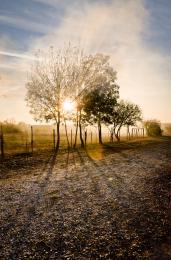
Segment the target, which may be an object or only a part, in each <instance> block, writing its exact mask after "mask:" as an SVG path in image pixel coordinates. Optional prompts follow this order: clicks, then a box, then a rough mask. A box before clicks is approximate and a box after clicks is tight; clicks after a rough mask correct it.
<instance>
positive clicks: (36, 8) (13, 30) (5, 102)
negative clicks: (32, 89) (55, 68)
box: [0, 0, 171, 123]
mask: <svg viewBox="0 0 171 260" xmlns="http://www.w3.org/2000/svg"><path fill="white" fill-rule="evenodd" d="M170 14H171V1H170V0H65V1H64V0H29V1H28V0H6V1H4V0H0V121H2V120H6V119H8V120H11V119H15V120H16V121H17V122H18V121H25V122H27V123H32V122H33V119H32V115H30V113H29V108H28V107H27V106H26V101H25V95H26V88H25V84H26V82H27V80H28V73H29V71H30V67H31V64H32V63H34V54H35V52H36V51H37V50H38V49H41V50H44V49H48V48H49V47H50V46H54V47H55V48H62V47H63V46H64V45H66V44H68V43H69V42H70V43H71V44H73V45H77V46H81V48H83V49H84V50H85V51H86V52H88V53H99V52H101V53H104V54H107V55H110V58H111V59H110V61H111V65H112V66H113V67H114V69H115V70H116V71H117V83H118V84H119V86H120V97H121V98H122V99H125V100H128V101H132V102H134V103H136V104H138V105H139V106H140V107H141V109H142V111H143V117H144V119H145V120H147V119H154V118H155V119H158V120H160V121H161V122H171V44H170V42H171V16H170Z"/></svg>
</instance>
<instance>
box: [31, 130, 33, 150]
mask: <svg viewBox="0 0 171 260" xmlns="http://www.w3.org/2000/svg"><path fill="white" fill-rule="evenodd" d="M31 152H32V153H33V126H31Z"/></svg>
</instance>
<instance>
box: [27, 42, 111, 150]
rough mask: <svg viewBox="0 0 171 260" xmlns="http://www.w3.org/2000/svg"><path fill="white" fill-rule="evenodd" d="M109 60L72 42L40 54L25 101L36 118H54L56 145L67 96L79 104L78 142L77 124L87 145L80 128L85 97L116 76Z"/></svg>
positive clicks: (47, 119) (77, 115) (48, 119)
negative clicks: (72, 44)
mask: <svg viewBox="0 0 171 260" xmlns="http://www.w3.org/2000/svg"><path fill="white" fill-rule="evenodd" d="M108 61H109V57H108V56H104V55H102V54H95V55H85V54H84V53H83V51H82V50H80V49H79V48H77V47H72V46H71V45H69V46H68V47H66V48H64V49H63V50H57V51H55V50H54V49H53V48H50V50H49V52H48V53H43V52H39V53H38V54H37V58H36V60H35V63H34V64H33V68H32V71H31V73H30V75H29V80H28V82H27V84H26V88H27V94H26V101H27V104H28V106H29V107H30V112H31V113H32V114H33V115H34V119H35V120H37V121H43V120H46V121H50V120H53V121H55V123H56V127H57V144H56V147H57V148H58V147H59V143H60V123H61V120H62V117H61V115H62V103H63V102H64V101H65V99H70V100H72V101H75V102H76V103H77V111H76V135H75V145H76V139H77V131H78V127H79V129H80V139H81V143H82V145H84V142H83V138H82V130H81V129H82V128H81V122H82V97H83V94H84V93H85V91H87V90H90V89H93V88H95V87H96V86H97V85H99V84H100V82H105V81H106V80H107V78H111V77H112V78H113V77H116V73H115V72H114V71H113V69H112V68H111V67H110V66H109V62H108ZM65 126H66V125H65Z"/></svg>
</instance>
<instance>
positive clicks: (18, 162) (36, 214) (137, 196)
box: [0, 138, 171, 260]
mask: <svg viewBox="0 0 171 260" xmlns="http://www.w3.org/2000/svg"><path fill="white" fill-rule="evenodd" d="M0 176H1V179H0V259H9V260H11V259H171V236H170V231H171V229H170V227H171V218H170V217H171V215H170V213H171V207H170V206H171V205H170V194H171V192H170V191H171V139H170V138H166V139H164V140H163V141H161V142H156V143H155V142H153V143H152V144H148V145H142V147H141V146H138V147H135V148H134V147H132V148H130V147H129V149H127V148H125V149H120V150H118V149H115V148H110V149H109V147H107V146H103V147H101V146H98V147H96V149H95V148H88V149H77V150H70V151H69V152H67V151H64V150H61V151H59V152H58V154H53V153H52V152H49V153H47V154H43V155H40V156H38V155H37V157H25V158H23V157H21V158H20V157H18V159H15V160H11V161H9V160H7V161H6V162H5V163H4V164H1V172H0Z"/></svg>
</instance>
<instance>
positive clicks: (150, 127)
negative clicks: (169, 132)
mask: <svg viewBox="0 0 171 260" xmlns="http://www.w3.org/2000/svg"><path fill="white" fill-rule="evenodd" d="M144 126H145V129H146V133H147V135H148V136H161V135H162V132H163V131H162V129H161V123H160V122H159V121H157V120H148V121H145V122H144Z"/></svg>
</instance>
